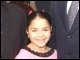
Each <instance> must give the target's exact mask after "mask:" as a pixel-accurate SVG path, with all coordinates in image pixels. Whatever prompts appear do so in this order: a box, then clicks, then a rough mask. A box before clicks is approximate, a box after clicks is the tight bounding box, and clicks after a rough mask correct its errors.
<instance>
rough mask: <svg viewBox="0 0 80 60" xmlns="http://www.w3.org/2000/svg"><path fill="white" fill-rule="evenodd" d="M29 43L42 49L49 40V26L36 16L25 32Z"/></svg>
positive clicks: (44, 20) (45, 21)
mask: <svg viewBox="0 0 80 60" xmlns="http://www.w3.org/2000/svg"><path fill="white" fill-rule="evenodd" d="M26 32H27V34H28V37H29V38H30V41H31V43H33V44H35V45H37V46H38V47H43V46H45V45H46V43H47V42H48V41H49V40H50V36H51V26H50V25H49V23H48V22H47V20H46V19H43V18H40V17H39V16H37V17H36V18H35V19H34V20H32V22H31V24H30V25H29V27H28V30H26Z"/></svg>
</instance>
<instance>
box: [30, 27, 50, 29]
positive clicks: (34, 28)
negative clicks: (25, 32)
mask: <svg viewBox="0 0 80 60" xmlns="http://www.w3.org/2000/svg"><path fill="white" fill-rule="evenodd" d="M45 28H49V27H44V29H45ZM31 29H37V28H35V27H32V28H31Z"/></svg>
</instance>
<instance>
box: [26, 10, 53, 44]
mask: <svg viewBox="0 0 80 60" xmlns="http://www.w3.org/2000/svg"><path fill="white" fill-rule="evenodd" d="M37 16H39V17H41V18H44V19H46V20H47V21H48V23H49V25H50V26H52V24H51V17H50V15H49V14H48V13H46V12H42V11H33V12H32V13H31V14H30V15H28V17H27V21H26V29H27V30H28V27H29V25H30V24H31V22H32V21H33V19H35V18H36V17H37ZM29 43H30V40H29V38H28V39H27V44H29Z"/></svg>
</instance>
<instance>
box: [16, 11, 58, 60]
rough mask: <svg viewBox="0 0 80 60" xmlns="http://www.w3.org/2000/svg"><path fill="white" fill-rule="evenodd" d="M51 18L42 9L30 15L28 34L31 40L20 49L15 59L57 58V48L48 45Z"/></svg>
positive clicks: (27, 27)
mask: <svg viewBox="0 0 80 60" xmlns="http://www.w3.org/2000/svg"><path fill="white" fill-rule="evenodd" d="M50 20H51V19H50V16H49V15H48V14H46V13H45V12H40V11H35V12H33V13H31V14H30V15H29V16H28V22H27V24H26V34H27V35H28V38H29V41H30V42H29V43H28V44H27V45H26V47H25V48H23V49H21V50H20V52H19V54H18V55H17V56H16V57H15V59H57V51H56V49H53V48H50V47H48V46H47V43H48V42H49V40H50V37H51V32H52V25H51V21H50Z"/></svg>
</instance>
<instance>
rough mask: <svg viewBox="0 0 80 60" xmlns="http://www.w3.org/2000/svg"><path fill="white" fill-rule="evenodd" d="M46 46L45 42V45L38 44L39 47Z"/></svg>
mask: <svg viewBox="0 0 80 60" xmlns="http://www.w3.org/2000/svg"><path fill="white" fill-rule="evenodd" d="M44 46H46V45H45V44H44V45H38V47H40V48H42V47H44Z"/></svg>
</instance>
